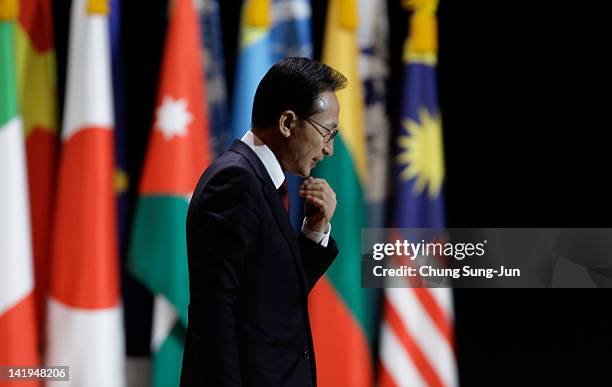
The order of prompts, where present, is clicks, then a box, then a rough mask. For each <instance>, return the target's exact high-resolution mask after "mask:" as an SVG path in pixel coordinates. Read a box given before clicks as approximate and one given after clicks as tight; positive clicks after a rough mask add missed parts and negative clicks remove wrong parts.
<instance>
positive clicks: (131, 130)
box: [54, 0, 612, 387]
mask: <svg viewBox="0 0 612 387" xmlns="http://www.w3.org/2000/svg"><path fill="white" fill-rule="evenodd" d="M326 3H327V2H326V1H322V0H314V1H313V39H314V45H315V47H314V48H315V58H316V59H319V58H320V51H321V43H322V37H323V23H324V17H325V10H326ZM387 3H388V8H389V22H390V28H391V34H390V41H389V46H390V55H391V56H390V63H391V66H392V73H391V78H390V82H389V101H391V104H390V105H389V114H390V117H391V118H392V119H393V120H397V117H398V104H399V96H400V91H401V90H400V86H399V85H400V81H401V70H402V67H401V49H402V44H403V40H404V38H405V35H406V31H407V20H408V13H407V11H405V10H404V9H403V8H401V6H400V4H399V3H400V1H399V0H396V1H392V0H387ZM69 4H70V1H69V0H56V1H55V2H54V13H55V21H56V22H55V30H56V39H57V61H58V81H59V83H58V85H59V92H60V96H61V97H63V83H64V80H65V64H66V44H67V36H68V35H67V32H68V14H69V12H68V10H69ZM220 5H221V16H222V27H223V38H224V50H225V60H226V76H227V80H228V91H229V93H230V94H229V98H230V100H231V91H232V88H233V74H234V66H235V53H236V48H237V47H236V43H237V37H238V15H239V10H240V5H241V1H239V0H222V1H220ZM166 6H167V4H166V0H148V1H146V2H140V1H138V2H137V1H129V0H125V1H123V3H122V20H123V21H124V23H123V33H122V35H123V42H124V43H123V44H124V46H123V55H124V57H123V63H124V69H125V90H124V92H125V95H126V99H125V100H126V105H127V106H126V114H127V116H126V127H127V133H128V134H127V136H128V137H127V145H128V146H127V148H128V152H129V154H128V170H129V173H130V180H131V181H132V182H136V181H138V180H139V174H140V169H141V167H142V161H143V158H144V151H145V149H146V142H147V138H148V131H149V129H150V127H151V117H152V113H153V108H154V101H155V93H156V88H157V78H158V72H159V63H160V58H161V53H162V49H163V39H164V34H165V26H166ZM598 7H600V6H598V5H595V4H593V3H589V4H588V7H587V6H584V5H582V6H581V5H579V4H577V3H570V2H561V1H554V2H553V1H540V2H522V3H516V2H492V1H470V2H464V1H451V0H442V1H441V3H440V7H439V12H438V17H439V42H440V46H439V87H440V89H439V95H440V104H441V111H442V117H443V130H444V136H445V157H446V168H447V192H446V201H447V215H448V225H449V226H451V227H611V226H612V188H611V186H610V184H609V183H608V180H610V178H609V176H610V166H611V165H612V156H611V153H612V151H611V149H610V148H611V145H610V144H611V142H610V141H609V140H608V138H609V136H608V133H607V132H608V131H609V130H610V125H609V123H608V119H609V112H610V109H609V108H608V105H609V103H610V97H609V93H610V92H609V90H610V87H609V86H610V85H609V82H608V81H607V79H605V78H604V77H605V76H607V73H608V72H609V69H610V68H611V67H610V66H609V64H610V63H609V60H608V59H604V56H605V51H606V50H608V49H609V38H608V37H609V36H610V31H609V29H610V28H609V25H610V23H609V22H608V21H607V20H606V18H607V16H606V15H607V13H606V12H605V10H604V9H603V6H601V7H600V9H598ZM395 122H396V121H395ZM136 188H137V187H136V185H135V184H132V185H131V187H130V197H131V199H132V200H133V199H134V198H135V195H136ZM122 285H123V287H124V290H125V293H126V296H125V297H126V299H125V300H124V302H125V304H126V322H127V331H128V337H127V350H128V353H129V354H130V355H136V356H137V355H147V354H148V353H149V339H150V336H149V335H150V333H149V331H150V313H151V312H150V310H151V298H150V296H149V295H148V294H147V292H146V291H145V290H144V289H143V288H142V287H140V286H139V285H138V284H137V283H136V282H135V281H134V280H132V279H130V278H129V277H125V278H124V280H123V284H122ZM128 290H129V291H128ZM455 309H456V314H455V317H456V337H457V351H458V362H459V372H460V382H461V385H462V386H463V387H466V386H467V387H470V386H476V385H487V386H500V385H521V386H523V385H529V386H531V385H533V386H539V385H573V384H576V385H589V386H590V385H592V386H599V385H602V386H605V385H612V378H611V377H612V375H611V374H612V372H610V367H611V365H612V333H611V331H612V292H610V291H609V290H605V289H599V290H589V289H576V290H572V289H554V290H552V289H551V290H546V289H487V290H484V289H459V290H456V291H455Z"/></svg>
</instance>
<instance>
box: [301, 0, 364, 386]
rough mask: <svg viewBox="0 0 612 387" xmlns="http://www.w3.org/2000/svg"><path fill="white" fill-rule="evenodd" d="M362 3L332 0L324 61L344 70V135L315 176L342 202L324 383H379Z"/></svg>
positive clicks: (321, 355) (321, 368) (326, 319)
mask: <svg viewBox="0 0 612 387" xmlns="http://www.w3.org/2000/svg"><path fill="white" fill-rule="evenodd" d="M356 29H357V8H356V2H355V1H354V0H331V1H330V2H329V9H328V14H327V24H326V27H325V38H324V42H323V62H324V63H326V64H328V65H330V66H332V67H333V68H335V69H336V70H338V71H340V72H341V73H342V74H344V75H345V76H346V77H347V78H348V81H349V84H348V87H347V88H346V89H344V90H340V91H339V92H338V93H337V96H338V101H339V103H340V118H339V133H338V135H337V136H336V138H335V139H334V154H333V156H332V157H330V158H328V159H326V160H325V161H323V162H322V163H320V166H319V167H317V168H316V169H315V171H314V173H313V175H314V176H319V177H322V178H324V179H327V181H328V182H329V184H330V186H331V187H332V188H333V189H334V191H335V192H336V195H337V196H338V198H340V199H339V203H338V206H337V208H336V212H335V214H334V217H333V219H332V229H333V231H332V234H333V236H334V238H335V239H336V241H337V243H338V247H339V249H340V253H339V254H338V257H337V258H336V260H335V262H334V263H333V264H332V266H331V267H330V268H329V270H328V271H327V274H326V275H325V276H324V277H323V278H321V280H319V282H318V283H317V285H316V286H315V288H314V290H313V291H312V293H311V296H310V311H311V317H312V330H313V337H314V345H315V353H316V357H317V378H318V382H319V386H322V387H328V386H351V387H352V386H368V387H369V386H371V385H372V363H371V354H370V337H371V336H370V335H371V333H372V330H371V327H370V307H369V306H370V303H369V300H370V294H369V292H368V291H367V290H366V289H362V288H361V274H360V263H361V262H360V247H361V246H360V243H359V236H360V235H361V228H362V227H363V226H364V224H365V218H366V208H365V201H364V186H365V184H366V181H367V166H366V141H365V129H364V125H363V124H364V119H363V118H364V109H363V90H362V88H363V85H362V83H361V77H360V75H359V72H358V55H359V48H358V46H357V30H356Z"/></svg>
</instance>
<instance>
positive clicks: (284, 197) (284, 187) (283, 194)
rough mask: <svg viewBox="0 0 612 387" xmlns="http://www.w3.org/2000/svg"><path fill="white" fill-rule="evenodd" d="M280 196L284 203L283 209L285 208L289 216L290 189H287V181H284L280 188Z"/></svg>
mask: <svg viewBox="0 0 612 387" xmlns="http://www.w3.org/2000/svg"><path fill="white" fill-rule="evenodd" d="M278 194H279V195H280V198H281V200H282V201H283V207H285V211H287V214H289V189H288V187H287V180H286V179H285V181H283V184H281V186H280V187H278Z"/></svg>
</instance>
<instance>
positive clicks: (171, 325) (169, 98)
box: [129, 0, 211, 387]
mask: <svg viewBox="0 0 612 387" xmlns="http://www.w3.org/2000/svg"><path fill="white" fill-rule="evenodd" d="M170 15H171V19H170V22H169V25H168V33H167V36H166V47H165V52H164V58H163V63H162V68H161V79H160V86H159V93H158V96H157V109H156V112H155V118H154V120H155V121H154V125H153V128H152V131H151V135H150V138H149V147H148V150H147V155H146V159H145V165H144V170H143V175H142V180H141V181H140V197H139V199H138V203H137V207H136V214H135V218H134V228H133V232H132V240H131V246H130V252H129V265H130V270H131V271H132V273H133V274H134V276H135V277H136V278H137V279H138V280H140V281H141V282H142V283H143V284H145V285H146V286H147V287H148V288H149V289H150V290H151V292H153V293H154V294H155V304H154V311H153V334H152V351H153V386H160V387H165V386H177V385H178V384H179V380H180V372H181V363H182V359H183V344H184V341H185V334H186V329H187V307H188V305H189V275H188V269H187V248H186V242H185V239H186V236H185V221H186V217H187V207H188V204H189V199H190V197H191V195H192V193H193V189H194V188H195V185H196V183H197V180H198V178H199V177H200V175H201V173H202V171H203V170H204V168H205V167H206V166H207V165H208V164H209V162H210V154H211V152H210V147H209V135H208V117H207V112H206V109H205V107H206V100H205V89H204V79H203V76H204V75H203V73H202V62H201V56H200V42H199V39H200V34H199V31H198V19H197V15H196V13H195V10H194V8H193V1H191V0H175V1H174V7H173V9H171V12H170Z"/></svg>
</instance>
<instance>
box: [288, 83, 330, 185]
mask: <svg viewBox="0 0 612 387" xmlns="http://www.w3.org/2000/svg"><path fill="white" fill-rule="evenodd" d="M314 107H315V111H316V112H317V113H315V114H313V115H311V116H310V117H300V119H298V121H297V124H296V126H295V128H294V129H293V130H292V131H291V136H289V138H288V153H287V170H288V171H289V172H292V173H294V174H296V175H300V176H303V177H307V176H310V171H311V170H312V169H313V168H314V167H315V166H316V165H317V163H318V162H319V161H321V160H323V157H324V156H330V155H331V154H332V153H333V147H334V144H333V143H334V141H333V140H332V141H330V142H329V143H327V144H326V143H325V142H324V140H323V136H322V134H323V135H325V134H327V132H328V131H327V130H326V129H324V128H323V127H321V126H318V125H317V123H319V124H321V125H322V126H324V127H326V128H329V129H335V128H336V127H337V126H338V114H339V113H340V105H339V104H338V99H337V98H336V94H335V93H334V92H332V91H325V92H323V93H321V94H319V97H318V99H317V101H316V102H315V106H314ZM304 118H309V119H310V120H311V122H309V121H307V120H304ZM312 121H316V123H314V122H312Z"/></svg>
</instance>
